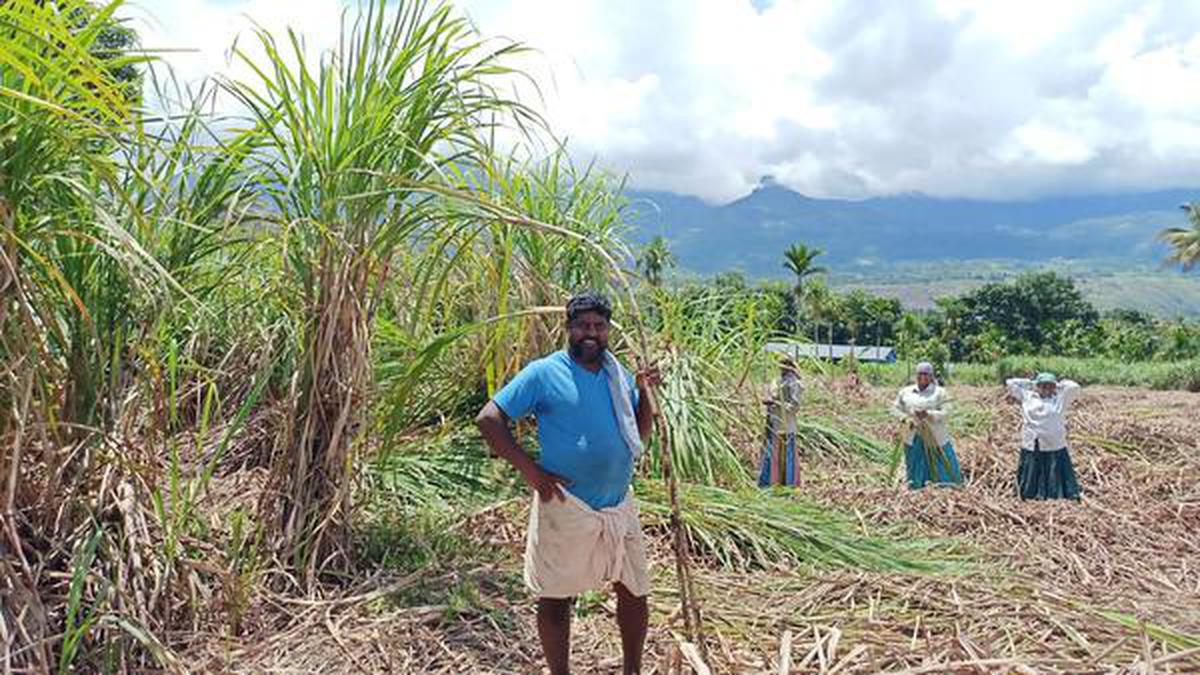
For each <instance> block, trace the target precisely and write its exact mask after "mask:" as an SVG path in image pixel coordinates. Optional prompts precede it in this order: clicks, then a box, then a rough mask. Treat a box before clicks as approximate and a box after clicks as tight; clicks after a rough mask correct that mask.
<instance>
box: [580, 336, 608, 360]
mask: <svg viewBox="0 0 1200 675" xmlns="http://www.w3.org/2000/svg"><path fill="white" fill-rule="evenodd" d="M607 348H608V345H607V344H605V343H603V342H600V341H599V340H596V341H594V342H591V341H588V340H580V341H579V342H572V343H571V357H572V358H574V359H575V360H576V361H579V362H581V363H595V362H596V361H599V360H600V359H601V358H602V357H603V356H604V350H605V349H607Z"/></svg>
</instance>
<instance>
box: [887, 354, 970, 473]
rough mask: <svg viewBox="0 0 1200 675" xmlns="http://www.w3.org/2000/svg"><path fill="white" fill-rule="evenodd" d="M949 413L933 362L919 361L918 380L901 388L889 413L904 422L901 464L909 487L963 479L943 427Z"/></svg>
mask: <svg viewBox="0 0 1200 675" xmlns="http://www.w3.org/2000/svg"><path fill="white" fill-rule="evenodd" d="M949 413H950V406H949V396H948V395H947V393H946V389H945V387H942V386H941V385H939V384H938V382H937V380H936V379H934V373H933V365H932V364H929V363H920V364H918V365H917V383H916V384H910V385H908V386H907V387H904V388H903V389H901V390H900V392H899V393H898V394H896V401H895V402H894V403H892V414H893V415H895V416H896V417H898V418H900V419H902V420H904V422H905V423H906V425H905V426H906V429H905V431H904V433H905V439H904V466H905V469H906V470H907V474H908V487H909V488H910V489H913V490H919V489H921V488H923V487H925V485H926V484H927V483H935V484H941V485H955V484H958V483H961V482H962V473H961V472H960V471H959V468H958V457H957V456H956V455H955V454H954V443H953V442H952V441H951V440H950V430H949V429H947V428H946V416H947V415H948V414H949Z"/></svg>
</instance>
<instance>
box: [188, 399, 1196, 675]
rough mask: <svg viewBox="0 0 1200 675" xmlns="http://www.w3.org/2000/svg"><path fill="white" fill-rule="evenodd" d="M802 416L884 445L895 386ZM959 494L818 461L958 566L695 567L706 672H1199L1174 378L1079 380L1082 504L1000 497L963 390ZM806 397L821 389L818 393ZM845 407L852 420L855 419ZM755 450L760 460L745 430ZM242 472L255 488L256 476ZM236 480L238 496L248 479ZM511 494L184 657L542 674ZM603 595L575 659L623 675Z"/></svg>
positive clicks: (812, 465) (985, 419)
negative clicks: (1131, 383) (1169, 382)
mask: <svg viewBox="0 0 1200 675" xmlns="http://www.w3.org/2000/svg"><path fill="white" fill-rule="evenodd" d="M811 390H819V391H821V392H822V393H821V394H819V395H818V396H810V400H809V403H808V406H809V409H810V410H811V411H812V412H813V413H814V414H823V413H830V412H836V413H837V414H838V415H839V417H840V419H841V420H843V421H844V423H845V424H847V425H848V426H850V427H853V428H857V429H859V430H861V431H864V432H866V433H869V434H871V435H873V436H875V437H877V438H879V439H882V440H887V441H888V442H889V443H890V442H891V439H892V438H893V436H892V434H893V432H894V428H893V427H892V425H891V423H890V422H889V421H888V420H887V418H886V415H885V414H884V413H883V408H884V406H885V404H886V403H887V402H888V401H889V400H890V398H891V396H892V395H893V393H894V390H893V389H891V388H869V387H864V388H859V389H856V388H852V387H848V386H846V387H843V386H840V385H838V386H828V384H826V385H823V386H820V387H810V391H811ZM953 393H954V395H955V399H956V401H957V402H958V403H957V406H958V412H957V414H956V417H955V421H954V427H955V431H956V436H957V443H958V451H959V455H960V459H961V462H962V468H963V472H964V475H965V477H966V485H965V486H964V487H963V488H961V489H929V490H925V491H921V492H909V491H907V490H905V489H903V488H902V487H900V484H899V477H898V476H894V477H893V478H892V480H891V482H890V484H889V483H887V482H886V481H885V480H882V479H881V473H882V472H883V470H882V469H881V466H880V464H878V463H868V462H866V461H864V460H855V459H837V460H830V459H824V458H817V457H808V458H806V460H807V461H806V462H805V464H804V469H803V481H804V484H803V486H801V487H800V488H799V490H798V493H799V494H801V495H805V496H807V497H808V498H810V499H812V500H816V501H817V502H818V503H822V504H827V505H829V506H830V507H833V508H836V509H839V510H842V511H845V512H850V513H853V514H854V517H855V518H857V520H858V522H859V524H860V527H861V528H862V529H863V531H864V532H868V531H877V530H879V529H880V528H886V527H888V526H896V525H900V526H902V527H905V528H908V529H909V530H911V531H912V532H914V533H916V534H920V535H924V536H927V537H935V538H944V539H946V540H947V541H948V542H951V543H952V544H953V545H954V547H955V549H956V550H958V551H961V552H962V554H963V555H965V556H967V557H969V558H970V559H971V560H972V562H970V563H968V565H967V566H966V567H965V568H962V569H963V570H965V571H963V572H958V573H947V574H942V575H925V574H897V573H881V572H869V571H862V570H857V569H848V568H831V567H827V566H826V567H822V566H818V565H804V566H800V567H798V568H794V569H756V570H742V571H739V570H732V569H728V568H725V569H721V568H718V567H717V566H716V565H714V564H711V561H705V560H703V559H697V561H696V562H697V564H698V565H699V566H700V569H699V571H698V574H697V583H698V595H699V597H700V598H701V603H702V607H703V612H704V617H705V627H706V631H707V636H708V640H709V658H710V662H711V663H712V665H713V668H714V672H718V673H760V672H778V668H779V665H778V664H779V660H780V652H781V649H780V648H781V642H783V641H784V636H785V635H788V636H789V637H790V645H791V648H790V661H791V663H792V665H793V671H792V672H814V673H815V672H820V673H877V672H905V673H913V674H915V673H934V672H955V673H960V672H961V673H1151V672H1154V673H1195V672H1200V448H1198V443H1197V439H1198V438H1200V434H1198V432H1200V422H1198V421H1197V419H1196V414H1195V411H1196V410H1197V406H1196V403H1197V398H1196V395H1195V394H1189V393H1186V392H1150V391H1144V390H1133V389H1121V388H1102V387H1096V388H1088V389H1086V390H1085V392H1084V394H1083V395H1082V396H1081V398H1080V400H1079V402H1078V403H1077V407H1076V409H1075V411H1074V412H1073V414H1072V416H1071V418H1070V424H1071V449H1072V453H1073V456H1074V461H1075V465H1076V469H1077V471H1078V473H1079V477H1080V482H1081V484H1082V486H1083V488H1084V490H1085V498H1084V499H1083V501H1082V502H1081V503H1078V504H1076V503H1064V502H1056V503H1022V502H1020V501H1019V500H1017V499H1016V498H1015V497H1014V496H1013V494H1012V492H1013V490H1012V481H1013V473H1014V472H1015V465H1016V444H1015V440H1014V439H1015V437H1016V432H1017V425H1018V420H1017V415H1016V411H1015V410H1014V409H1013V406H1011V405H1008V404H1006V403H1005V402H1004V401H1003V399H1002V395H1001V392H1000V391H999V388H998V387H987V388H982V387H967V386H963V387H956V388H955V389H953ZM814 399H816V400H814ZM848 410H849V411H854V412H851V413H847V412H845V411H848ZM740 445H742V446H744V448H743V449H744V451H745V454H746V457H747V461H748V462H749V461H751V457H752V456H753V455H755V454H756V453H757V447H755V446H756V443H754V442H753V441H751V440H749V439H746V440H743V441H742V442H741V443H740ZM243 478H244V480H246V481H248V483H247V484H248V485H253V484H254V483H255V477H254V475H253V474H247V475H245V476H244V477H243ZM237 491H238V492H245V489H244V488H243V489H239V490H237ZM524 518H525V509H524V507H523V503H522V500H521V499H515V500H510V501H508V502H505V503H503V504H500V505H498V506H494V507H490V508H486V509H483V510H481V511H479V512H477V513H476V514H475V515H474V516H472V517H470V518H468V519H466V520H465V521H459V522H456V523H452V524H447V525H445V526H441V525H438V524H436V523H435V524H433V525H431V526H430V525H421V524H420V523H415V524H414V523H406V524H405V528H406V529H407V530H409V531H416V532H418V534H416V535H413V537H412V539H410V540H407V541H408V545H411V546H413V547H414V548H416V549H422V550H421V551H420V553H421V555H420V556H418V557H417V558H415V559H419V560H423V561H424V564H420V565H414V566H410V568H409V569H405V570H402V571H396V572H394V573H389V574H387V575H380V576H379V577H377V578H372V579H370V580H368V581H367V582H364V583H363V584H362V585H361V587H359V588H358V589H357V590H354V591H351V592H348V593H347V594H346V595H345V596H342V597H339V598H337V599H333V600H327V601H305V600H296V599H288V598H283V597H274V596H262V597H256V598H254V599H253V600H252V601H251V602H250V603H249V608H250V609H249V610H248V611H247V620H246V623H245V625H246V630H245V631H244V634H243V635H241V636H238V637H228V636H226V637H216V636H198V637H197V640H196V642H195V644H194V646H193V648H192V649H190V650H189V651H188V652H187V653H186V654H185V656H186V663H187V664H188V666H189V667H191V668H194V669H196V670H201V671H237V672H317V671H319V672H326V673H333V672H385V671H390V672H399V673H410V672H429V673H466V672H471V673H530V672H534V673H536V672H540V658H539V656H540V655H539V651H538V647H537V641H536V636H535V631H534V627H533V611H532V603H531V602H530V600H529V598H528V597H527V596H526V595H525V593H524V591H523V588H522V585H521V581H520V562H519V561H520V550H521V547H522V543H523V529H524V527H523V524H524ZM652 539H653V541H654V546H653V552H654V558H655V560H654V568H655V589H654V593H653V595H652V618H651V635H650V639H649V644H648V646H647V656H646V658H647V664H646V671H645V672H648V673H666V672H677V669H678V667H679V663H678V657H677V656H676V648H675V645H676V638H675V637H674V635H673V631H681V628H680V625H679V622H678V621H677V620H676V618H677V616H676V612H677V605H676V601H675V599H674V596H673V589H674V587H675V586H674V579H673V566H672V564H671V560H670V558H669V547H668V546H667V545H666V541H665V539H664V537H663V533H661V532H654V533H652ZM612 602H613V599H612V598H611V597H608V596H606V595H604V594H598V595H596V596H593V597H585V598H581V600H580V602H579V604H578V606H577V610H576V620H575V625H574V635H575V641H574V645H573V663H574V665H575V668H576V671H575V672H582V673H609V672H619V665H620V661H619V655H620V651H619V640H618V637H617V634H616V630H615V626H614V622H613V618H612V614H613V604H612Z"/></svg>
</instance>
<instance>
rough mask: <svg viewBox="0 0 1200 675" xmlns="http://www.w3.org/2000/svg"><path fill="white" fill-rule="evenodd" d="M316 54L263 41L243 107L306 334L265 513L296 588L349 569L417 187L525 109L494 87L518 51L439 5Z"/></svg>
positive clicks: (471, 161) (469, 156)
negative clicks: (381, 338)
mask: <svg viewBox="0 0 1200 675" xmlns="http://www.w3.org/2000/svg"><path fill="white" fill-rule="evenodd" d="M348 21H349V23H347V25H345V26H344V27H343V31H342V36H343V37H342V39H341V40H340V42H339V43H338V45H337V47H336V48H335V49H334V50H333V51H332V52H331V53H329V54H326V55H323V56H320V57H316V58H314V57H313V56H311V55H310V54H309V52H308V51H307V50H306V49H305V45H304V44H303V41H302V40H301V38H300V37H299V36H298V35H297V34H295V33H294V32H291V31H288V33H287V34H286V36H284V37H283V38H282V39H279V38H277V37H276V36H274V35H272V34H271V33H269V32H267V31H265V30H259V31H257V33H256V36H257V42H258V46H259V47H260V48H261V49H262V51H263V52H264V54H265V57H263V58H261V59H256V58H254V57H252V56H250V55H249V54H248V53H247V52H246V51H244V50H242V49H235V54H236V55H237V57H238V58H239V59H240V60H241V61H242V62H243V63H244V64H245V65H246V66H247V67H248V68H249V69H250V70H251V72H252V73H253V75H252V76H251V77H249V78H248V79H246V80H239V81H230V82H227V83H226V86H227V88H228V90H229V91H230V92H232V93H233V94H235V95H236V97H237V99H238V100H239V101H240V102H241V103H242V104H243V105H244V106H245V107H246V108H247V110H248V111H249V113H250V118H251V122H252V124H253V127H252V128H251V129H250V130H249V131H248V132H247V134H248V135H249V137H250V138H252V139H253V140H252V143H253V145H254V146H255V147H256V153H255V155H254V157H253V160H252V161H253V165H254V167H255V170H256V173H257V176H258V184H259V187H260V190H261V194H262V196H263V198H264V202H265V204H264V205H265V207H266V210H267V211H268V212H269V213H270V214H271V215H270V216H269V218H268V219H269V220H270V221H271V222H272V226H273V227H274V228H275V233H276V236H277V238H278V242H279V249H278V255H279V260H280V263H281V269H280V281H279V284H280V286H281V288H282V289H283V291H284V292H285V294H286V297H287V304H288V306H289V308H290V311H291V312H292V320H293V321H294V322H295V324H296V328H297V334H298V335H299V340H300V344H299V345H298V346H297V347H298V353H299V366H298V371H297V372H296V374H295V376H294V378H293V381H292V383H291V394H290V396H291V400H292V409H291V413H290V415H289V419H288V424H287V425H286V429H285V430H284V431H283V432H282V434H281V435H280V439H279V444H278V447H277V449H276V455H275V456H276V459H275V464H274V468H273V472H272V476H273V483H274V484H273V489H271V490H270V491H269V492H268V494H269V495H270V496H269V497H268V498H267V499H266V501H265V502H264V504H263V508H264V512H265V513H266V514H267V520H268V527H270V528H271V529H272V530H273V531H274V533H275V534H276V535H277V541H278V544H279V546H280V551H279V552H280V554H281V555H282V556H283V558H284V559H285V561H286V562H287V563H288V565H289V566H290V567H291V568H292V569H293V570H294V571H295V572H297V573H299V577H300V578H301V580H302V581H304V582H306V583H309V582H312V581H313V580H315V579H316V577H317V576H318V573H319V572H326V571H329V572H332V571H336V570H339V569H346V568H347V566H348V565H349V563H350V557H349V546H348V534H349V529H348V523H349V518H350V478H351V474H352V469H353V467H354V464H355V459H354V453H355V443H356V439H357V437H358V435H359V432H360V430H361V423H362V422H363V412H364V411H365V410H367V405H366V403H367V401H366V399H367V397H368V394H369V390H370V384H371V377H372V375H371V368H370V364H371V360H370V345H371V338H372V333H373V331H374V316H375V313H376V310H377V309H378V306H379V301H380V299H381V297H382V291H381V288H382V287H383V285H384V284H385V283H386V282H387V281H388V278H389V274H390V271H391V268H392V265H393V264H394V263H395V261H396V260H397V256H398V255H399V254H402V253H404V252H405V251H406V250H407V248H408V247H409V246H410V244H411V242H412V240H413V237H414V236H415V234H416V233H417V232H418V231H420V230H422V229H423V228H437V227H440V226H442V225H441V224H440V221H438V220H435V219H432V218H431V215H432V209H431V206H432V203H433V202H434V200H432V199H431V198H430V197H429V196H428V195H427V194H426V193H420V192H417V191H415V189H416V188H419V187H420V186H424V185H428V184H431V183H438V182H441V181H442V180H443V176H444V172H445V171H446V170H447V168H448V167H451V166H455V167H458V168H460V169H461V168H463V167H470V166H472V165H477V164H479V163H480V161H481V158H482V157H483V156H485V155H486V154H487V153H488V151H489V150H488V147H489V146H488V145H487V143H486V142H485V139H484V138H483V137H482V135H481V133H482V131H484V130H486V129H487V128H489V127H490V126H492V125H494V124H496V123H497V120H502V119H509V116H510V115H513V114H517V115H519V114H521V112H522V109H521V107H520V106H519V105H517V104H515V103H513V102H511V101H509V100H506V99H505V98H503V97H502V96H500V95H499V94H498V93H497V92H496V90H494V89H493V88H492V87H490V86H489V84H488V82H489V81H492V80H494V79H495V78H497V77H499V76H503V75H506V74H507V73H509V71H508V70H507V69H506V68H505V67H504V66H503V64H502V62H503V60H504V59H505V57H507V56H508V55H510V54H512V53H513V52H515V51H517V50H518V47H516V46H513V45H507V44H506V45H499V46H497V45H492V44H488V43H485V42H483V41H481V40H480V39H479V38H477V37H476V36H475V34H474V32H473V31H472V29H471V27H470V25H469V24H468V23H467V21H466V20H465V19H463V18H460V17H458V16H456V15H455V14H453V13H452V11H451V8H450V7H449V6H447V5H443V4H436V5H435V4H433V3H429V2H424V1H422V0H414V1H412V2H404V3H401V4H399V5H398V6H394V7H386V6H385V3H384V2H382V0H380V1H377V2H373V3H371V4H369V5H368V6H366V7H365V8H364V10H363V11H362V12H361V13H359V14H358V15H357V16H356V17H354V18H353V19H349V18H348Z"/></svg>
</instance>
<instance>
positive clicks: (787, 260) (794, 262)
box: [783, 244, 827, 326]
mask: <svg viewBox="0 0 1200 675" xmlns="http://www.w3.org/2000/svg"><path fill="white" fill-rule="evenodd" d="M824 253H825V251H822V250H821V249H819V248H809V247H808V246H806V245H804V244H792V245H791V246H789V247H788V249H787V250H786V251H784V252H783V259H784V262H783V266H784V267H785V268H786V269H787V270H788V271H789V272H791V273H792V274H794V275H796V290H795V293H796V307H797V308H800V309H803V308H804V299H805V298H804V282H805V280H807V279H808V278H809V277H811V276H814V275H817V274H824V273H825V272H826V271H827V270H826V269H825V268H824V267H821V266H819V265H814V264H813V261H814V260H815V259H816V257H817V256H819V255H824ZM796 325H797V326H799V325H800V321H799V318H798V317H797V320H796Z"/></svg>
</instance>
